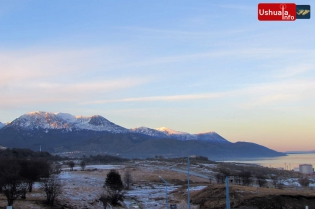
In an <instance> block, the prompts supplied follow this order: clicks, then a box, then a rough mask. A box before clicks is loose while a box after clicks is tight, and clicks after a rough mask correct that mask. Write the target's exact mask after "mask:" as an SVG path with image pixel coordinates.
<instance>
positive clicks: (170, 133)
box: [130, 126, 229, 143]
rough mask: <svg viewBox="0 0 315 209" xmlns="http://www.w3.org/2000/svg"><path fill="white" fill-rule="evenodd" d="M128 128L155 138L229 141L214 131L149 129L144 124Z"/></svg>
mask: <svg viewBox="0 0 315 209" xmlns="http://www.w3.org/2000/svg"><path fill="white" fill-rule="evenodd" d="M130 130H131V131H132V132H134V133H141V134H145V135H148V136H152V137H156V138H172V139H177V140H200V141H209V142H220V143H225V142H229V141H227V140H226V139H224V138H223V137H221V136H220V135H219V134H217V133H215V132H205V133H198V134H190V133H187V132H181V131H175V130H172V129H170V128H167V127H161V128H157V129H151V128H147V127H144V126H142V127H139V128H134V129H130Z"/></svg>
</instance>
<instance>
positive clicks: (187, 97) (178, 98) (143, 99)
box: [83, 93, 223, 104]
mask: <svg viewBox="0 0 315 209" xmlns="http://www.w3.org/2000/svg"><path fill="white" fill-rule="evenodd" d="M222 96H223V94H220V93H211V94H191V95H173V96H155V97H136V98H125V99H117V100H98V101H92V102H86V103H83V104H105V103H116V102H154V101H182V100H194V99H213V98H219V97H222Z"/></svg>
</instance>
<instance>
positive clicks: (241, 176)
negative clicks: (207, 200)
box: [215, 169, 310, 189]
mask: <svg viewBox="0 0 315 209" xmlns="http://www.w3.org/2000/svg"><path fill="white" fill-rule="evenodd" d="M226 176H233V180H234V182H233V183H234V184H238V185H244V186H249V185H251V184H252V183H254V182H256V183H257V185H258V186H259V187H265V186H267V183H268V181H267V179H268V178H270V179H271V183H272V185H273V186H274V187H275V188H278V189H283V187H284V181H285V179H286V177H285V176H283V175H281V174H279V175H271V176H267V175H264V174H259V173H258V174H257V173H256V174H253V173H251V172H250V171H246V170H243V171H240V172H233V173H231V172H229V171H228V170H226V169H220V172H219V173H216V175H215V178H216V182H217V183H219V184H223V183H224V182H225V178H226ZM299 183H300V185H301V186H303V187H308V186H309V183H310V180H309V179H308V178H307V177H301V178H299Z"/></svg>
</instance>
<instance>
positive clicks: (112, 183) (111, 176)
mask: <svg viewBox="0 0 315 209" xmlns="http://www.w3.org/2000/svg"><path fill="white" fill-rule="evenodd" d="M104 188H105V192H104V195H103V196H104V198H105V199H109V200H110V202H111V204H113V205H119V203H118V202H119V201H123V200H124V193H123V191H122V190H123V188H124V185H123V183H122V181H121V176H120V174H119V173H118V171H116V170H110V171H109V173H108V174H107V177H106V180H105V184H104Z"/></svg>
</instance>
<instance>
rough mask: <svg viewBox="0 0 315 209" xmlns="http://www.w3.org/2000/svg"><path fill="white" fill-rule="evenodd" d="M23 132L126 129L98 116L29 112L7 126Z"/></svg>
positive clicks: (116, 131) (119, 131) (122, 131)
mask: <svg viewBox="0 0 315 209" xmlns="http://www.w3.org/2000/svg"><path fill="white" fill-rule="evenodd" d="M7 127H16V128H21V129H24V130H36V129H44V130H46V131H49V130H51V129H61V130H66V131H73V130H91V131H107V132H111V133H127V132H129V130H128V129H126V128H123V127H121V126H118V125H116V124H114V123H112V122H110V121H108V120H107V119H105V118H103V117H102V116H99V115H94V116H91V117H83V116H73V115H70V114H68V113H50V112H41V111H37V112H30V113H27V114H24V115H22V116H21V117H19V118H17V119H15V120H14V121H12V122H11V123H9V124H8V125H7Z"/></svg>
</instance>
